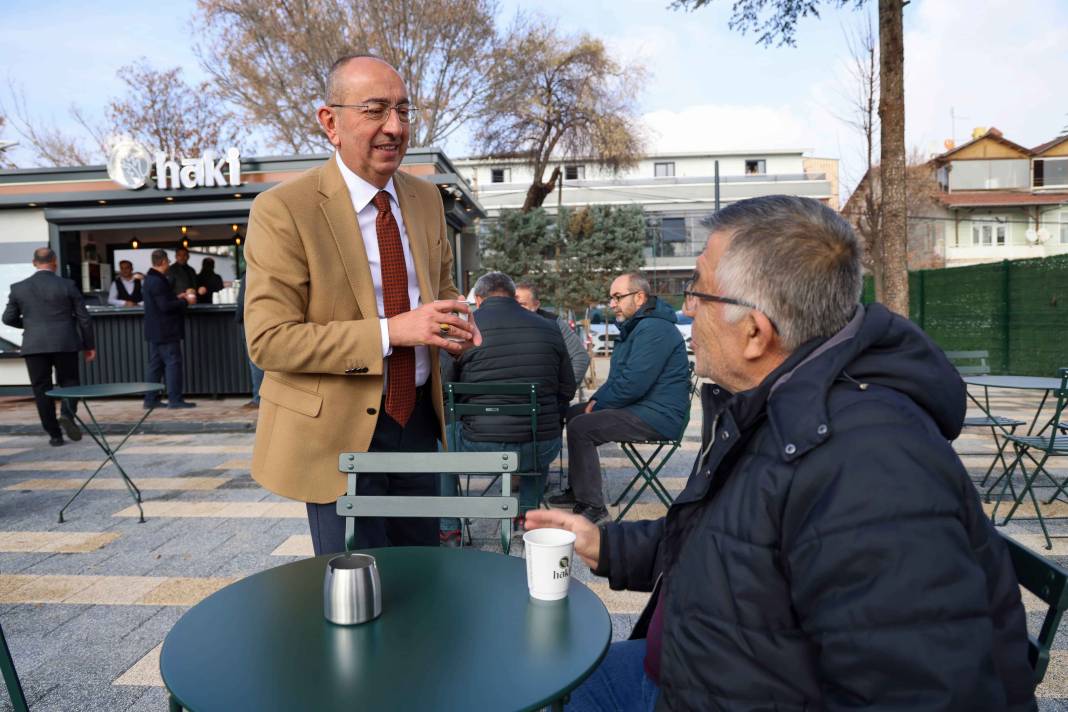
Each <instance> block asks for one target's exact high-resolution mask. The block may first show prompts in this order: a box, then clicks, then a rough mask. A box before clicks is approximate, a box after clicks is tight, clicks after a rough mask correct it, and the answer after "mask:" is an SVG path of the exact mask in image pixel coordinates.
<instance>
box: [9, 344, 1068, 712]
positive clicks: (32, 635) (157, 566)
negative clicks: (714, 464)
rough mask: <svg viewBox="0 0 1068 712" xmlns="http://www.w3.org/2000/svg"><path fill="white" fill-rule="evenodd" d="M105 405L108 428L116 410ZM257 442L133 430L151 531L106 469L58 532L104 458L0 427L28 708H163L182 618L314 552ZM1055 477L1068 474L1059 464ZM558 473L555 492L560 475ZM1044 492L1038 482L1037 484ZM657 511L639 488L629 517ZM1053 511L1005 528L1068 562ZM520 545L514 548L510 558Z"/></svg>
mask: <svg viewBox="0 0 1068 712" xmlns="http://www.w3.org/2000/svg"><path fill="white" fill-rule="evenodd" d="M599 361H602V359H599ZM603 365H606V364H603ZM9 405H10V404H9ZM239 405H240V401H237V402H222V403H221V404H219V406H218V407H219V410H218V411H217V412H215V413H210V414H209V415H208V416H202V417H209V416H210V417H218V418H227V419H228V420H220V422H234V423H238V422H246V423H247V422H250V421H251V420H252V419H253V418H254V415H255V414H254V413H249V412H248V411H243V410H241V409H240V408H239V407H238V406H239ZM993 405H994V409H995V411H996V412H999V413H1005V414H1012V413H1020V414H1024V413H1026V414H1031V413H1033V411H1034V408H1035V406H1036V405H1037V398H1033V397H1030V396H1029V395H1028V394H1023V395H1019V394H1018V395H1014V396H1011V397H1008V396H998V397H995V399H994V403H993ZM29 407H30V408H31V409H32V405H31V406H29ZM18 410H19V407H18V406H12V407H10V408H6V409H2V408H0V412H2V414H3V417H2V418H0V421H2V422H0V426H2V425H4V424H5V423H6V424H8V425H19V424H21V425H25V426H26V427H27V429H32V428H30V426H32V425H33V424H34V423H35V420H36V418H35V415H34V414H33V412H32V410H29V414H27V413H26V412H23V413H22V415H21V416H20V415H19V413H18V412H17V411H18ZM113 410H114V413H113V417H114V418H116V422H118V419H120V418H121V417H122V412H123V411H122V407H121V404H117V405H115V406H113ZM202 412H203V413H208V409H205V411H202ZM182 416H183V418H186V417H191V416H187V415H186V414H184V413H183V414H182ZM238 416H241V417H238ZM699 420H700V418H699V417H698V413H697V409H696V407H695V410H694V418H693V420H692V422H691V425H690V429H689V431H688V437H687V439H686V442H685V443H684V446H683V449H682V450H680V451H679V452H678V453H676V455H675V457H674V458H673V459H672V460H671V462H670V463H669V464H668V466H667V468H666V469H665V471H664V473H663V477H664V478H665V481H666V483H667V484H668V487H669V488H670V489H675V490H677V489H681V486H682V484H683V482H684V479H685V477H686V476H687V474H688V472H689V468H690V466H691V464H692V462H693V459H694V457H695V456H696V453H697V449H698V447H699V445H698V441H697V440H698V437H697V436H698V433H699ZM176 422H178V423H179V424H180V423H182V422H186V423H188V422H196V421H187V420H184V421H176ZM204 422H206V423H207V425H208V426H210V425H211V421H210V420H205V421H204ZM175 427H176V428H179V427H188V426H181V425H179V426H175ZM252 442H253V435H252V434H251V433H249V432H219V430H218V429H217V428H211V427H205V428H202V432H197V433H190V432H185V433H145V434H140V435H136V436H134V437H133V438H131V440H130V442H129V443H128V445H127V449H126V450H125V451H123V452H121V453H120V455H119V457H120V460H121V462H122V463H123V465H124V467H125V468H126V469H127V471H128V472H129V473H130V474H131V476H133V477H134V479H135V481H138V482H140V483H143V484H144V485H145V488H144V496H145V501H146V514H147V521H146V522H145V523H143V524H142V523H139V522H138V521H137V518H136V516H134V513H135V510H133V508H132V506H131V505H132V504H133V503H132V500H131V499H130V497H129V495H128V494H127V493H126V492H125V490H123V489H121V488H118V487H120V485H119V484H118V482H117V475H116V474H115V472H114V470H113V469H110V468H109V469H107V470H105V471H104V472H103V473H102V474H101V475H100V476H99V477H98V480H99V481H100V487H99V488H93V489H87V490H86V491H85V492H83V493H82V494H81V495H80V497H79V498H78V500H76V501H75V503H74V504H73V505H72V506H71V508H70V509H69V510H68V521H67V522H66V523H64V524H59V523H58V522H57V519H56V514H57V512H58V510H59V508H60V507H61V506H62V505H63V503H64V502H65V501H66V500H67V498H69V497H70V495H71V494H72V493H73V491H74V490H73V487H74V485H73V484H71V483H72V482H73V481H76V480H77V479H78V478H84V477H86V476H88V474H89V473H90V472H91V471H92V470H91V467H90V469H86V467H89V464H90V463H92V462H94V461H98V460H99V459H100V453H99V450H97V448H96V446H95V445H94V444H93V443H92V442H91V441H89V440H88V439H86V440H83V441H82V442H81V443H77V444H68V445H66V446H64V447H62V448H50V447H48V446H47V441H46V440H45V439H44V438H43V437H41V436H39V435H37V434H30V433H26V434H23V433H21V432H19V431H18V430H17V429H14V428H11V429H9V430H7V431H6V434H3V433H0V623H2V624H3V627H4V631H5V633H6V634H7V637H8V641H9V643H10V645H11V648H12V652H13V655H14V658H15V662H16V665H17V666H18V669H19V674H20V676H21V678H22V681H23V685H24V687H25V689H26V692H27V695H28V697H29V700H30V705H31V709H33V710H35V711H37V710H41V711H46V710H57V711H59V710H62V711H64V712H66V711H67V710H163V709H166V695H165V692H164V690H163V688H162V687H161V682H160V680H159V672H158V653H159V646H160V644H161V642H162V641H163V638H164V637H165V636H166V634H167V632H168V631H169V630H170V628H171V627H172V626H173V625H174V623H175V621H177V620H178V618H179V617H180V616H181V615H182V613H183V612H184V611H186V610H188V608H189V607H190V606H191V605H194V604H195V603H196V602H197V601H199V600H200V599H201V598H203V597H204V596H206V595H209V594H210V593H211V592H213V591H215V590H217V589H218V588H220V587H222V586H224V585H226V584H227V583H229V582H231V581H232V580H235V579H238V578H242V577H245V576H248V575H250V574H252V573H255V572H257V571H261V570H263V569H266V568H269V567H272V566H277V565H279V564H283V563H286V562H289V561H294V560H296V559H298V558H300V557H303V556H308V555H310V541H309V539H308V537H307V524H306V522H305V519H304V517H303V506H302V505H299V504H295V503H291V502H288V501H287V500H284V499H282V498H280V497H276V496H275V495H272V494H270V493H268V492H266V491H265V490H263V489H262V488H260V487H259V486H258V485H257V484H256V483H255V482H254V481H252V479H251V478H250V476H249V472H248V466H249V462H248V461H249V459H250V458H251V446H252ZM956 446H957V449H958V451H959V452H963V453H967V454H966V455H965V457H964V461H965V464H966V465H967V467H968V469H969V471H970V472H971V473H972V475H973V478H974V479H975V480H979V479H980V478H981V476H982V474H983V472H984V470H985V469H986V466H987V465H988V464H989V460H990V456H991V453H992V447H991V444H990V438H989V434H983V433H978V432H977V433H969V434H967V435H965V436H964V437H962V438H961V440H959V441H958V442H957V444H956ZM601 453H602V458H603V462H604V464H605V470H606V489H607V491H608V493H609V494H616V493H618V492H619V491H620V490H621V489H622V487H623V486H624V485H625V483H626V481H628V480H629V479H630V477H631V476H632V474H633V468H631V467H630V466H629V464H628V463H627V461H626V460H625V458H624V457H623V453H622V452H621V451H620V450H619V449H618V447H615V446H605V447H603V448H602V450H601ZM565 459H566V454H565ZM565 470H566V467H565ZM1053 472H1054V474H1055V476H1056V477H1058V478H1063V477H1068V461H1062V462H1060V463H1058V464H1057V466H1056V467H1055V468H1053ZM553 473H554V474H553V480H554V486H556V484H557V483H556V480H557V478H558V474H557V469H556V467H554V469H553ZM1051 491H1052V488H1051V487H1049V486H1044V489H1043V490H1042V492H1044V493H1047V494H1048V493H1050V492H1051ZM663 512H664V508H663V506H662V505H660V504H659V503H658V502H656V501H655V499H653V498H652V496H651V495H650V494H649V493H646V495H645V496H643V498H642V503H641V504H640V505H639V506H638V507H636V508H635V510H634V511H633V512H632V514H631V515H630V516H629V517H628V518H644V517H656V516H660V515H661V514H662V513H663ZM1051 514H1052V515H1053V516H1054V518H1053V519H1052V520H1051V521H1050V529H1051V532H1052V533H1053V534H1054V536H1055V539H1054V548H1053V550H1052V551H1051V552H1046V551H1045V550H1044V549H1041V548H1039V547H1040V546H1041V545H1042V543H1043V542H1042V541H1041V540H1040V539H1039V537H1038V534H1039V529H1038V526H1037V521H1036V520H1035V519H1034V518H1033V516H1034V515H1033V512H1032V511H1029V510H1027V509H1023V510H1021V512H1020V513H1019V516H1018V518H1017V519H1015V520H1014V521H1013V522H1011V523H1010V524H1009V525H1008V526H1006V527H1005V529H1004V531H1005V532H1006V533H1008V534H1012V535H1013V536H1016V537H1018V538H1020V539H1021V541H1024V542H1025V543H1027V544H1028V545H1030V546H1032V547H1033V548H1035V549H1036V550H1038V551H1040V552H1041V553H1043V554H1048V555H1049V556H1051V558H1053V559H1054V560H1056V561H1058V562H1059V563H1061V564H1066V565H1068V503H1065V504H1064V505H1059V504H1054V505H1052V507H1051ZM475 537H476V545H478V546H481V547H484V548H488V549H492V548H494V547H495V546H496V539H495V536H494V532H493V531H491V529H490V527H489V525H482V526H479V527H476V530H475ZM520 549H521V546H518V545H517V546H514V547H513V554H518V553H519V550H520ZM575 576H576V577H577V578H578V579H580V580H583V581H585V582H588V583H589V584H590V585H591V587H592V588H593V589H594V591H595V592H596V593H597V594H598V595H600V596H601V597H602V599H603V600H604V601H605V604H606V606H607V607H608V609H609V612H610V613H611V615H612V622H613V637H614V638H616V639H621V638H625V637H626V636H627V635H628V634H629V632H630V630H631V628H632V626H633V625H634V622H635V620H636V618H637V614H638V612H639V611H640V610H641V607H642V605H644V602H645V600H646V594H640V593H628V592H612V591H609V590H608V587H607V584H606V583H605V582H604V581H603V580H600V579H596V578H595V577H593V576H592V575H591V574H590V572H589V570H588V569H586V568H584V567H582V566H581V565H579V566H576V569H575ZM1028 608H1029V622H1030V625H1031V626H1032V627H1035V628H1036V629H1037V626H1038V625H1039V624H1040V622H1041V616H1042V613H1041V611H1039V610H1038V608H1037V607H1035V606H1033V605H1031V603H1030V602H1029V605H1028ZM1065 636H1066V634H1060V635H1058V639H1057V644H1056V650H1054V655H1053V660H1052V662H1051V666H1050V670H1049V673H1048V675H1047V681H1046V683H1045V684H1044V685H1043V686H1042V687H1041V688H1040V690H1039V694H1040V698H1041V702H1040V708H1041V709H1043V710H1059V709H1062V708H1065V709H1068V638H1066V637H1065ZM5 705H7V700H6V697H5V699H4V700H3V702H0V709H9V708H10V707H9V706H5Z"/></svg>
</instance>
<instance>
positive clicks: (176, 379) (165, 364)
mask: <svg viewBox="0 0 1068 712" xmlns="http://www.w3.org/2000/svg"><path fill="white" fill-rule="evenodd" d="M164 379H165V380H164ZM145 380H146V381H148V382H149V383H159V382H160V381H161V380H163V381H164V383H166V384H167V401H168V402H169V403H179V402H181V400H182V342H181V341H169V342H167V343H165V344H160V343H156V342H154V341H149V342H148V368H147V369H146V371H145ZM153 397H155V396H153ZM146 398H147V396H146ZM145 402H146V404H147V403H149V402H150V401H147V400H146V401H145Z"/></svg>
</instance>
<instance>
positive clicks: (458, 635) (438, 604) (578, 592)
mask: <svg viewBox="0 0 1068 712" xmlns="http://www.w3.org/2000/svg"><path fill="white" fill-rule="evenodd" d="M364 553H369V554H371V555H373V556H374V557H375V558H376V559H377V561H378V568H379V575H380V578H381V584H382V615H381V616H379V617H378V618H377V619H375V620H373V621H370V622H368V623H363V624H360V625H353V626H339V625H334V624H333V623H330V622H329V621H327V620H326V619H325V618H324V617H323V576H324V573H325V569H326V562H327V561H328V560H329V559H330V558H331V557H330V556H319V557H316V558H313V559H305V560H303V561H297V562H294V563H291V564H286V565H284V566H278V567H276V568H273V569H269V570H267V571H263V572H261V573H258V574H254V575H252V576H249V577H248V578H246V579H243V580H241V581H238V582H236V583H234V584H231V585H230V586H227V587H226V588H224V589H222V590H220V591H218V592H216V593H215V594H213V595H211V596H209V597H208V598H206V599H204V600H203V601H201V602H200V603H198V604H197V605H196V606H194V607H193V608H191V609H190V610H189V611H187V612H186V614H185V615H183V616H182V618H181V619H180V620H179V621H178V622H177V623H176V624H175V625H174V628H172V629H171V631H170V633H168V634H167V638H166V639H165V640H164V641H163V650H162V652H161V654H160V672H161V674H162V676H163V682H164V684H165V685H166V686H167V689H168V691H169V692H170V694H171V708H172V709H174V710H177V709H180V708H181V707H185V708H186V709H189V710H194V711H196V712H203V711H207V710H226V711H227V712H230V711H231V710H286V711H287V712H289V711H291V710H493V711H497V710H535V709H538V708H541V707H546V706H550V705H554V706H555V705H557V704H559V703H560V701H561V700H562V699H563V698H564V697H565V696H566V695H567V693H568V692H570V691H571V690H572V689H574V688H575V687H576V686H577V685H578V684H579V683H581V682H582V681H583V680H584V679H585V678H586V677H587V676H588V675H589V674H590V673H591V672H592V671H593V670H594V668H596V667H597V665H598V664H599V663H600V661H601V659H602V658H603V657H604V655H605V653H606V652H607V650H608V643H609V641H610V639H611V637H612V624H611V620H610V619H609V616H608V611H607V610H606V609H605V607H604V604H603V603H601V601H600V599H599V598H597V596H595V595H594V594H593V592H592V591H590V589H588V588H587V587H586V586H584V585H583V584H582V583H579V582H577V581H575V580H572V581H571V585H570V590H569V593H568V596H567V598H566V599H564V600H562V601H553V602H542V601H535V600H533V599H531V598H530V597H529V595H528V594H527V580H526V563H525V562H524V560H523V559H519V558H516V557H510V556H505V555H503V554H495V553H490V552H486V551H478V550H473V549H451V548H419V547H398V548H388V549H373V550H367V551H365V552H364Z"/></svg>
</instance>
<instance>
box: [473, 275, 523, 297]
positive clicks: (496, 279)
mask: <svg viewBox="0 0 1068 712" xmlns="http://www.w3.org/2000/svg"><path fill="white" fill-rule="evenodd" d="M475 296H476V297H478V298H479V299H485V298H486V297H491V296H508V297H511V298H512V299H515V282H513V281H512V278H511V277H509V276H508V275H506V274H505V273H504V272H487V273H486V274H484V275H482V276H481V277H479V278H478V281H477V282H475Z"/></svg>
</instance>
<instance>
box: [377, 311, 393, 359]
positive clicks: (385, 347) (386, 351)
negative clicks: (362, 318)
mask: <svg viewBox="0 0 1068 712" xmlns="http://www.w3.org/2000/svg"><path fill="white" fill-rule="evenodd" d="M378 324H379V326H380V328H381V329H382V358H386V357H387V356H389V355H390V354H391V353H393V347H392V346H390V345H389V324H388V323H387V320H386V319H379V320H378Z"/></svg>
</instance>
